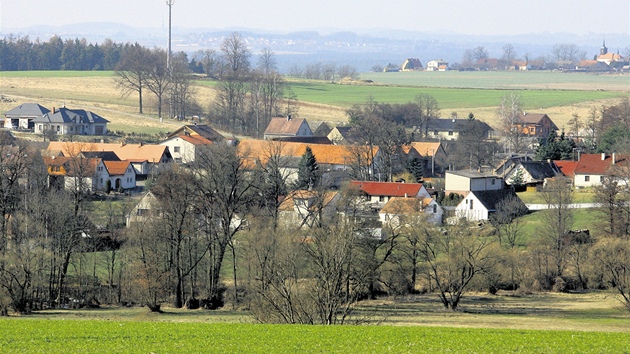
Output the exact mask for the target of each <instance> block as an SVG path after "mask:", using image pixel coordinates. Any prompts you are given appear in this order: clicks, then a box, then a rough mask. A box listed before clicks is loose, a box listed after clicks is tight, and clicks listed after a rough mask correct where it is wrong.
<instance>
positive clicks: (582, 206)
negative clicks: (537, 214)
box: [525, 203, 600, 211]
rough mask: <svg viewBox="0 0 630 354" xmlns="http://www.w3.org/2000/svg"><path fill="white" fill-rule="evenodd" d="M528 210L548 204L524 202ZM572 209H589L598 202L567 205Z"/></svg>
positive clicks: (537, 208) (541, 207)
mask: <svg viewBox="0 0 630 354" xmlns="http://www.w3.org/2000/svg"><path fill="white" fill-rule="evenodd" d="M525 205H526V206H527V207H528V208H529V210H530V211H533V210H545V209H548V205H547V204H525ZM569 207H570V208H572V209H589V208H599V207H600V204H599V203H576V204H571V206H569Z"/></svg>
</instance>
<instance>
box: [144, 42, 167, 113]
mask: <svg viewBox="0 0 630 354" xmlns="http://www.w3.org/2000/svg"><path fill="white" fill-rule="evenodd" d="M147 64H148V65H149V68H148V71H147V73H146V77H145V87H146V88H147V89H148V90H149V91H151V92H152V93H153V94H154V95H155V97H156V98H157V101H158V102H157V109H158V117H159V118H162V103H163V100H164V95H165V94H166V93H167V92H168V90H169V87H170V82H171V78H170V73H169V68H167V67H166V52H165V51H164V50H162V49H157V48H156V49H154V50H152V51H151V54H150V56H149V57H148V58H147Z"/></svg>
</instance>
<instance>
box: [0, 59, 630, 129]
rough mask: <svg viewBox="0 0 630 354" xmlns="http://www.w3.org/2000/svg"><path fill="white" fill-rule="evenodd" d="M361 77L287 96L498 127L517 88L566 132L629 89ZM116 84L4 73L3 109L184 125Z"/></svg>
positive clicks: (334, 109)
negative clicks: (418, 107)
mask: <svg viewBox="0 0 630 354" xmlns="http://www.w3.org/2000/svg"><path fill="white" fill-rule="evenodd" d="M361 78H366V79H367V78H369V79H370V80H373V81H374V83H365V82H362V81H354V82H350V83H344V84H340V83H330V82H323V81H309V80H294V79H288V80H287V88H286V93H287V94H291V95H294V96H295V97H296V98H297V101H298V105H299V111H298V114H299V116H300V117H305V118H307V119H309V120H319V121H326V122H330V123H332V124H339V123H344V122H345V121H346V120H347V116H346V114H345V110H346V109H347V108H349V107H351V106H352V105H353V104H361V103H364V102H366V100H367V99H368V98H369V97H372V98H373V99H374V100H376V101H378V102H386V103H405V102H410V101H413V100H414V98H415V97H416V96H417V95H419V94H430V95H432V96H434V97H435V98H436V100H437V101H438V103H439V105H440V108H441V111H442V116H444V117H450V115H451V113H452V112H455V113H456V114H457V115H458V116H459V117H466V116H468V113H471V112H472V113H474V114H475V116H476V117H478V118H479V119H482V120H484V121H485V122H487V123H488V124H490V125H491V126H495V127H497V126H498V125H499V122H498V118H497V116H496V108H497V106H498V105H499V103H500V101H501V97H502V96H504V95H505V94H507V93H508V92H509V91H510V90H519V92H520V93H521V95H522V98H523V105H524V106H523V108H524V109H526V110H527V111H529V112H543V113H547V114H548V115H549V116H550V117H551V118H552V119H553V120H554V122H556V124H557V125H558V126H559V127H564V126H565V125H566V122H567V121H568V120H569V119H571V117H572V115H573V114H578V115H580V116H581V117H586V116H588V113H589V111H590V109H591V108H592V107H597V108H599V107H600V106H601V105H602V104H615V103H616V102H617V100H618V99H619V98H620V97H625V96H628V95H629V91H630V88H629V87H630V76H628V75H624V76H615V75H587V74H563V73H551V72H544V73H537V72H528V73H515V72H464V73H460V72H457V71H452V72H445V73H428V72H419V73H415V72H413V73H366V74H361ZM114 79H115V76H114V73H113V72H108V71H87V72H76V71H30V72H0V94H2V95H3V96H5V97H6V98H9V99H10V100H12V101H6V100H2V101H1V102H0V110H2V111H7V110H9V109H11V108H13V107H14V106H15V104H16V103H22V102H38V103H40V104H43V105H44V106H46V107H60V106H62V105H64V104H65V105H66V106H68V107H80V108H85V109H89V110H93V111H94V112H96V113H99V114H101V115H102V116H104V117H105V118H106V119H109V120H110V121H111V123H110V127H111V130H121V131H127V132H137V133H139V132H146V133H157V132H167V131H172V130H174V129H175V128H176V127H177V126H179V125H181V123H180V122H175V121H170V120H165V121H163V122H159V120H158V119H157V110H156V107H155V102H156V101H155V99H154V98H153V97H152V95H150V94H148V93H147V94H146V95H145V107H144V114H142V115H140V114H138V113H137V112H138V107H137V96H136V95H135V94H131V95H129V96H125V95H122V94H121V92H120V90H119V89H118V88H117V87H116V83H115V80H114ZM510 82H512V83H514V84H510ZM558 85H559V86H558ZM215 87H216V83H215V82H213V81H208V80H203V79H199V80H197V81H196V92H197V101H198V103H199V105H200V106H201V107H202V108H203V109H204V110H207V109H208V107H209V106H210V104H211V102H212V100H213V98H214V97H215ZM601 87H605V89H602V88H601Z"/></svg>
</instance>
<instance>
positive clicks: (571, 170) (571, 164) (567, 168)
mask: <svg viewBox="0 0 630 354" xmlns="http://www.w3.org/2000/svg"><path fill="white" fill-rule="evenodd" d="M553 163H555V164H556V166H557V167H558V170H560V172H562V174H563V175H564V176H566V177H573V176H574V175H575V168H576V167H577V164H578V162H577V161H563V160H556V161H554V162H553Z"/></svg>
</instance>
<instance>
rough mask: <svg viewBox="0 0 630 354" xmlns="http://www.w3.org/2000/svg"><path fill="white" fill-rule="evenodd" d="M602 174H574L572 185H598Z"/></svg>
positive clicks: (584, 186) (579, 186)
mask: <svg viewBox="0 0 630 354" xmlns="http://www.w3.org/2000/svg"><path fill="white" fill-rule="evenodd" d="M603 178H604V176H603V175H598V174H592V175H584V174H576V175H575V176H574V178H573V185H574V186H575V187H577V188H586V187H594V186H599V185H600V184H601V183H602V179H603Z"/></svg>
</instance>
